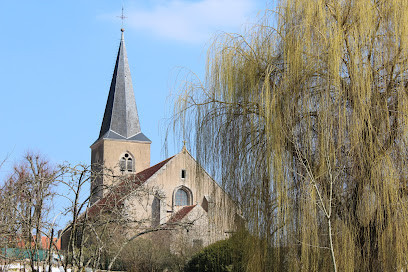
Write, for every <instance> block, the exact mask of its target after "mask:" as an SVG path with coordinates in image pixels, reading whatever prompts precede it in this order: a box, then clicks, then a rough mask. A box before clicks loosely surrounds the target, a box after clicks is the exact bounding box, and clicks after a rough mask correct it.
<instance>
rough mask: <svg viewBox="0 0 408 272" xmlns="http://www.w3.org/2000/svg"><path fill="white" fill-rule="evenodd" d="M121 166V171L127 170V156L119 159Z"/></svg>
mask: <svg viewBox="0 0 408 272" xmlns="http://www.w3.org/2000/svg"><path fill="white" fill-rule="evenodd" d="M119 167H120V171H122V172H123V171H125V168H126V160H125V158H121V159H120V161H119Z"/></svg>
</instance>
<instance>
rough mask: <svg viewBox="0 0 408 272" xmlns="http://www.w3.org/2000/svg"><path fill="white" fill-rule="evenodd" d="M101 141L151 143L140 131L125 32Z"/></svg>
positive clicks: (102, 126) (100, 136)
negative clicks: (114, 140) (115, 140)
mask: <svg viewBox="0 0 408 272" xmlns="http://www.w3.org/2000/svg"><path fill="white" fill-rule="evenodd" d="M99 139H117V140H129V141H139V142H151V141H150V140H149V139H148V138H147V137H146V136H145V135H144V134H143V133H142V131H141V129H140V122H139V115H138V113H137V107H136V101H135V95H134V92H133V85H132V77H131V75H130V69H129V63H128V58H127V53H126V47H125V40H124V37H123V30H122V37H121V40H120V44H119V50H118V55H117V57H116V63H115V69H114V71H113V76H112V82H111V86H110V89H109V95H108V100H107V102H106V107H105V113H104V116H103V121H102V125H101V130H100V132H99V138H98V140H99Z"/></svg>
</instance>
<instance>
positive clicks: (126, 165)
mask: <svg viewBox="0 0 408 272" xmlns="http://www.w3.org/2000/svg"><path fill="white" fill-rule="evenodd" d="M119 168H120V171H122V172H133V171H134V169H133V159H132V156H130V154H129V153H125V154H124V155H123V156H122V157H121V158H120V160H119Z"/></svg>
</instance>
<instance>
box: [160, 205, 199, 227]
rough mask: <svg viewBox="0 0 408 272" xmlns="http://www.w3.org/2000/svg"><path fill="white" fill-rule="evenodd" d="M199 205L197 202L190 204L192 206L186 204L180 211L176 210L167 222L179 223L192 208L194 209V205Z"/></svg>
mask: <svg viewBox="0 0 408 272" xmlns="http://www.w3.org/2000/svg"><path fill="white" fill-rule="evenodd" d="M195 206H197V204H195V205H190V206H185V207H183V208H181V209H180V210H179V211H178V212H176V213H175V214H174V215H173V216H172V217H170V219H169V221H167V223H169V224H171V223H177V222H179V221H180V220H182V219H183V218H184V217H186V215H187V214H188V213H189V212H191V210H192V209H194V207H195Z"/></svg>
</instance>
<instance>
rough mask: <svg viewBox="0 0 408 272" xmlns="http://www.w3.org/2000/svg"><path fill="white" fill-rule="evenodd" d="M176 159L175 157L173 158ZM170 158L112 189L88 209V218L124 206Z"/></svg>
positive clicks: (127, 178) (128, 178) (129, 177)
mask: <svg viewBox="0 0 408 272" xmlns="http://www.w3.org/2000/svg"><path fill="white" fill-rule="evenodd" d="M173 157H174V156H173ZM173 157H170V158H168V159H166V160H164V161H162V162H159V163H158V164H156V165H153V166H152V167H149V168H147V169H145V170H143V171H141V172H139V173H137V174H135V175H129V176H128V177H126V178H125V180H123V181H122V182H120V183H119V184H118V185H116V186H115V187H113V188H112V190H111V191H110V192H109V193H108V194H107V195H106V196H105V197H103V198H101V199H100V200H98V201H97V202H95V203H94V204H93V205H92V206H91V207H90V208H89V209H88V216H94V215H97V214H98V213H99V212H101V211H110V210H113V209H114V208H115V207H118V206H120V205H122V204H123V200H124V199H125V198H126V196H127V195H129V194H130V193H132V191H134V190H135V189H136V188H137V187H139V186H140V185H141V184H143V183H145V182H146V181H147V180H148V179H149V178H150V177H151V176H153V175H154V174H155V173H156V172H157V171H159V170H160V169H161V168H162V167H163V166H164V165H165V164H166V163H167V162H168V161H169V160H171V159H172V158H173Z"/></svg>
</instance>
